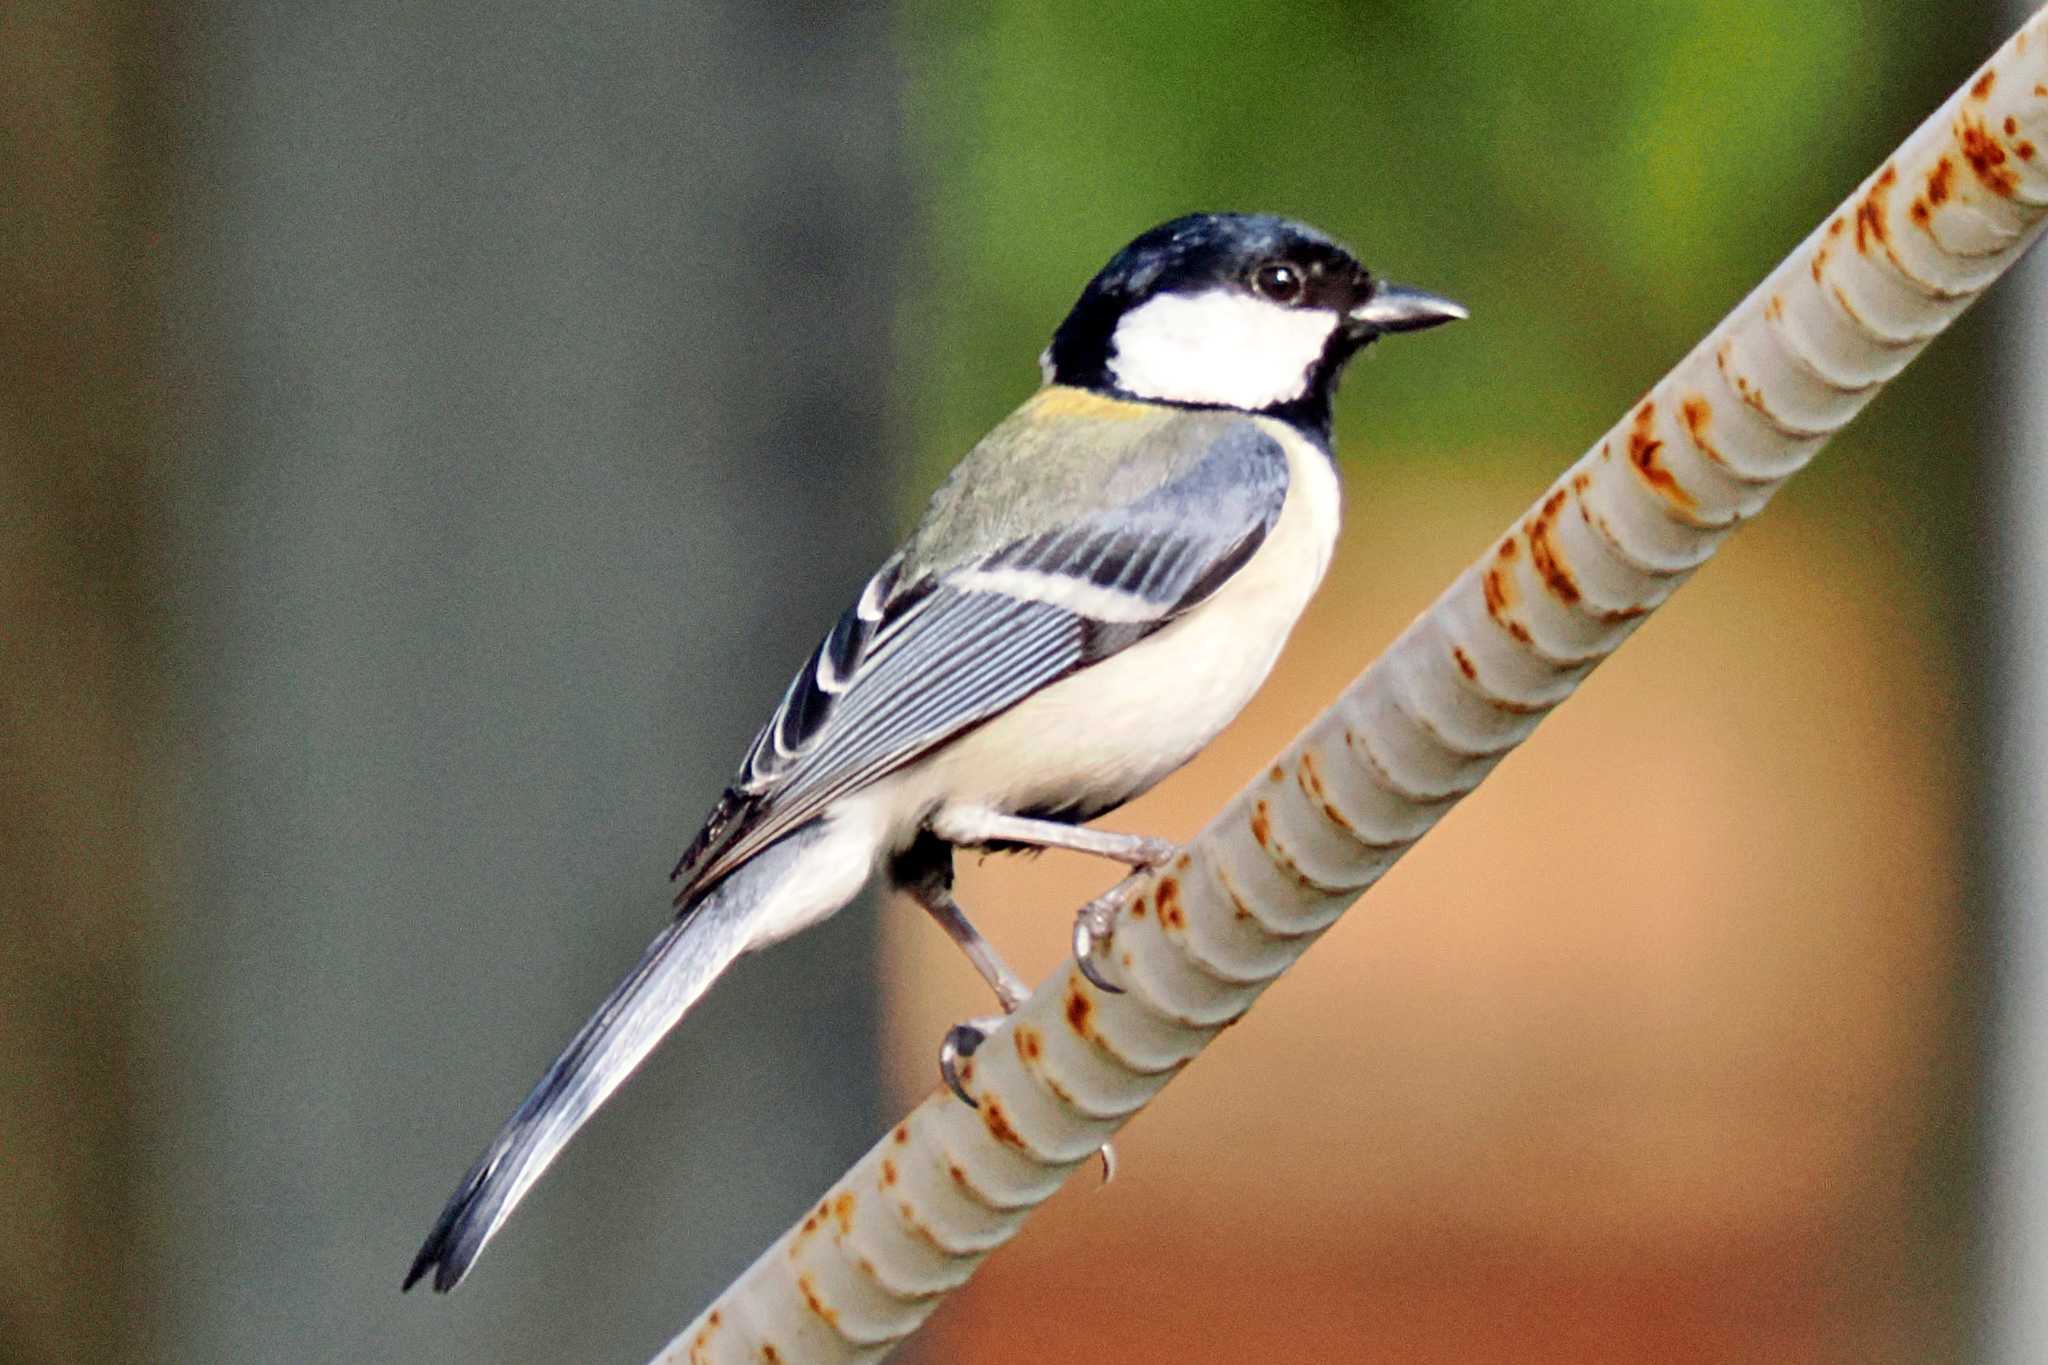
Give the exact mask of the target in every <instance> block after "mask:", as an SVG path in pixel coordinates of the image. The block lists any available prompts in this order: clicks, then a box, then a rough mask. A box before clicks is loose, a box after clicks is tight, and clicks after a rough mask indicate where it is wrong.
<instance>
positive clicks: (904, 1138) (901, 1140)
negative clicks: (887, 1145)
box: [896, 1123, 910, 1147]
mask: <svg viewBox="0 0 2048 1365" xmlns="http://www.w3.org/2000/svg"><path fill="white" fill-rule="evenodd" d="M909 1142H910V1125H909V1124H907V1123H899V1124H897V1125H896V1145H897V1146H898V1147H903V1146H907V1145H909Z"/></svg>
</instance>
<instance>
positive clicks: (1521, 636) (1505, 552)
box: [1479, 540, 1533, 645]
mask: <svg viewBox="0 0 2048 1365" xmlns="http://www.w3.org/2000/svg"><path fill="white" fill-rule="evenodd" d="M1514 545H1515V542H1514V541H1512V540H1509V541H1507V542H1506V543H1504V544H1503V545H1502V546H1501V556H1500V557H1501V558H1502V559H1503V560H1507V559H1512V558H1514V555H1513V554H1512V553H1510V551H1512V550H1513V549H1514ZM1479 587H1480V591H1481V592H1482V593H1484V594H1485V596H1486V614H1487V615H1488V616H1491V617H1492V618H1493V619H1494V620H1495V621H1497V622H1499V623H1500V628H1501V629H1502V630H1505V631H1506V632H1507V633H1508V634H1510V635H1512V636H1514V637H1515V638H1516V639H1517V640H1520V641H1521V642H1522V643H1523V644H1525V645H1526V644H1530V643H1533V642H1532V641H1531V639H1530V637H1529V628H1528V627H1527V626H1525V625H1523V624H1522V623H1521V622H1520V621H1517V620H1516V619H1515V618H1514V617H1512V616H1510V615H1509V614H1508V608H1510V607H1512V606H1513V605H1514V604H1515V580H1514V579H1513V577H1511V576H1510V575H1509V573H1508V571H1507V570H1506V569H1505V568H1504V567H1502V566H1501V565H1499V564H1495V565H1493V566H1492V567H1491V568H1489V569H1488V570H1487V571H1486V575H1485V577H1483V578H1482V579H1481V580H1480V583H1479Z"/></svg>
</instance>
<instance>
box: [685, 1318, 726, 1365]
mask: <svg viewBox="0 0 2048 1365" xmlns="http://www.w3.org/2000/svg"><path fill="white" fill-rule="evenodd" d="M724 1322H725V1314H724V1313H723V1312H721V1311H719V1310H718V1309H716V1308H714V1309H712V1310H711V1311H710V1312H709V1313H707V1314H706V1315H705V1317H704V1326H703V1327H702V1328H701V1329H699V1330H698V1332H697V1335H696V1336H694V1337H692V1338H691V1339H690V1365H705V1362H707V1361H709V1360H710V1359H711V1354H710V1352H711V1334H712V1333H713V1332H716V1331H717V1330H718V1329H719V1327H720V1326H722V1325H723V1324H724Z"/></svg>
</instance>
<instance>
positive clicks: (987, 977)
mask: <svg viewBox="0 0 2048 1365" xmlns="http://www.w3.org/2000/svg"><path fill="white" fill-rule="evenodd" d="M952 880H953V875H952V867H951V859H950V857H949V858H948V860H947V864H946V866H945V867H944V869H943V871H934V872H928V873H926V874H925V875H923V876H920V877H917V878H915V879H914V880H909V881H906V882H904V883H903V889H904V890H905V891H906V892H908V893H909V895H910V897H911V899H912V900H915V901H916V902H917V903H918V904H919V905H921V906H923V907H924V908H925V912H926V913H927V914H929V915H930V916H931V917H932V918H933V919H935V920H937V921H938V922H939V926H940V927H941V928H943V929H944V930H945V931H946V933H947V935H948V937H950V938H951V939H952V940H953V942H955V943H957V944H959V945H960V950H961V951H962V952H964V953H966V954H967V960H968V961H969V962H972V963H973V964H974V969H975V970H976V971H978V972H980V973H981V979H982V980H984V981H986V982H988V984H989V988H990V989H991V990H993V991H994V992H995V993H996V1000H997V1001H998V1002H999V1003H1000V1004H1001V1005H1002V1007H1003V1014H1010V1013H1013V1012H1014V1011H1015V1010H1016V1008H1017V1007H1018V1006H1019V1005H1021V1004H1023V1003H1024V1001H1025V1000H1026V999H1028V998H1029V997H1030V994H1031V992H1030V990H1029V989H1028V988H1027V987H1026V986H1025V985H1024V982H1023V981H1022V980H1021V979H1020V978H1019V977H1018V976H1017V974H1016V973H1015V972H1013V971H1011V970H1010V967H1009V964H1008V963H1006V962H1004V961H1003V959H1002V955H1001V954H999V953H997V952H996V950H995V945H994V944H992V943H990V942H989V941H988V940H987V939H986V938H984V937H982V934H981V931H980V930H979V929H976V928H975V927H974V923H973V921H972V920H969V919H968V918H967V912H966V911H965V910H962V909H961V908H960V902H958V901H956V900H954V899H953V888H952V885H951V883H952ZM1003 1014H990V1015H982V1016H979V1017H977V1018H974V1019H968V1020H966V1021H964V1022H962V1023H958V1024H955V1025H953V1027H952V1028H950V1029H947V1030H946V1037H945V1040H944V1041H943V1042H941V1043H940V1044H939V1075H940V1076H941V1077H942V1078H943V1079H944V1080H945V1082H946V1088H947V1089H949V1090H951V1091H952V1092H953V1093H954V1094H955V1095H958V1096H959V1097H960V1098H961V1100H962V1101H964V1102H965V1103H966V1105H967V1107H968V1108H970V1109H979V1108H980V1107H981V1103H980V1101H978V1100H976V1099H975V1098H974V1096H972V1095H970V1094H968V1093H967V1087H966V1086H965V1085H964V1084H962V1083H961V1080H960V1063H961V1062H963V1061H965V1060H966V1059H967V1058H969V1057H972V1056H973V1055H974V1054H975V1052H976V1050H977V1049H979V1048H980V1047H981V1045H982V1043H984V1042H986V1041H987V1039H988V1035H989V1034H990V1032H992V1031H993V1030H994V1029H995V1028H996V1026H997V1025H999V1024H1001V1023H1002V1022H1003ZM1101 1155H1102V1182H1103V1183H1104V1184H1105V1185H1106V1184H1108V1183H1109V1181H1110V1179H1111V1177H1113V1176H1114V1175H1115V1174H1116V1152H1115V1151H1114V1150H1113V1149H1112V1148H1111V1147H1110V1145H1109V1144H1108V1143H1106V1142H1105V1143H1104V1144H1103V1145H1102V1153H1101Z"/></svg>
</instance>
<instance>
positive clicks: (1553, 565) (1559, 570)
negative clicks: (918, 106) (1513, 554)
mask: <svg viewBox="0 0 2048 1365" xmlns="http://www.w3.org/2000/svg"><path fill="white" fill-rule="evenodd" d="M1550 525H1551V524H1550V522H1549V521H1544V520H1539V521H1536V522H1534V523H1532V524H1531V525H1530V526H1529V528H1528V529H1529V557H1530V559H1531V560H1532V561H1533V562H1534V563H1535V565H1536V572H1537V573H1538V574H1539V575H1541V576H1542V579H1543V586H1544V587H1546V588H1548V589H1549V590H1550V595H1551V596H1552V597H1555V598H1556V599H1557V600H1558V601H1560V602H1562V603H1564V604H1565V605H1566V606H1568V607H1569V606H1575V605H1577V603H1578V600H1579V585H1578V583H1577V581H1575V580H1574V579H1573V578H1572V573H1571V570H1570V569H1569V568H1568V567H1566V565H1565V562H1564V560H1563V559H1562V558H1561V557H1559V555H1558V553H1557V546H1555V545H1553V544H1551V541H1550Z"/></svg>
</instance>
